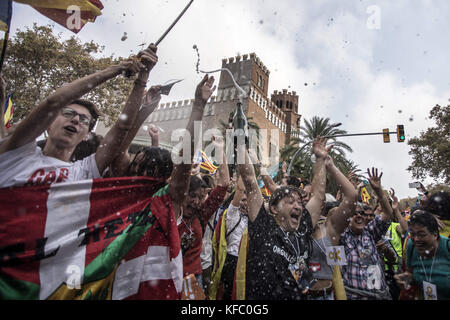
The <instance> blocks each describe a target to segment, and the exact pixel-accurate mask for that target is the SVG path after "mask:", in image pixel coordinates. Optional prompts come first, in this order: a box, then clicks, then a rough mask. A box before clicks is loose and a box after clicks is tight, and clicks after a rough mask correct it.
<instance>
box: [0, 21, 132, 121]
mask: <svg viewBox="0 0 450 320" xmlns="http://www.w3.org/2000/svg"><path fill="white" fill-rule="evenodd" d="M103 50H104V47H100V46H99V45H98V44H96V43H95V42H93V41H91V42H86V43H81V42H80V40H79V39H78V38H76V37H75V36H72V37H71V38H69V39H66V40H63V39H62V37H61V34H57V35H56V34H54V33H53V30H52V26H51V25H48V26H37V25H36V24H34V25H33V27H32V28H27V29H26V30H25V31H21V30H17V33H16V34H15V36H14V37H13V38H11V39H10V41H9V43H8V48H7V51H6V59H5V64H4V66H3V72H2V73H3V76H4V78H5V80H6V83H7V92H8V93H10V92H12V93H13V102H14V122H17V121H18V120H20V119H22V118H24V117H25V116H26V115H27V114H28V113H29V112H30V111H31V109H32V108H33V107H34V106H36V105H37V104H38V103H39V102H40V101H42V100H43V99H45V98H46V97H47V96H48V95H49V94H50V93H52V92H53V91H55V90H56V89H57V88H59V87H61V86H63V85H64V84H66V83H70V82H72V81H74V80H76V79H78V78H81V77H84V76H86V75H88V74H91V73H94V72H96V71H98V70H101V69H104V68H106V67H107V66H109V65H113V64H117V63H119V62H120V61H121V60H123V58H120V57H119V58H113V57H112V56H110V57H100V58H99V56H100V55H101V54H102V53H103ZM131 87H132V82H131V81H130V80H129V79H126V78H125V77H116V78H114V79H111V80H110V81H108V82H106V83H104V84H102V85H101V86H99V87H97V88H95V89H94V90H92V91H91V92H89V93H88V94H86V95H85V96H83V98H84V99H88V100H90V101H92V102H94V103H95V104H96V105H97V107H98V109H99V110H100V111H101V112H102V113H103V115H102V117H101V120H103V121H104V122H105V124H106V125H110V124H112V123H113V122H114V121H115V120H116V119H117V117H118V115H119V113H120V110H121V109H122V106H123V105H124V104H125V101H126V99H127V97H128V95H129V93H130V90H131Z"/></svg>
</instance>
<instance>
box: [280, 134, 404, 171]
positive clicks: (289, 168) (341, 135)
mask: <svg viewBox="0 0 450 320" xmlns="http://www.w3.org/2000/svg"><path fill="white" fill-rule="evenodd" d="M391 133H392V134H396V133H397V132H389V134H391ZM378 134H384V132H373V133H349V134H337V135H333V136H324V138H337V137H350V136H371V135H378ZM313 141H314V140H311V141H309V142H307V143H305V144H304V145H303V146H302V147H301V148H299V149H298V150H297V151H296V152H295V153H294V155H293V156H292V159H291V162H290V163H289V167H288V170H287V174H288V175H290V174H291V169H292V165H293V163H294V160H295V158H296V157H297V155H298V154H299V153H300V151H302V150H303V148H304V147H306V146H307V145H308V144H311V143H312V142H313Z"/></svg>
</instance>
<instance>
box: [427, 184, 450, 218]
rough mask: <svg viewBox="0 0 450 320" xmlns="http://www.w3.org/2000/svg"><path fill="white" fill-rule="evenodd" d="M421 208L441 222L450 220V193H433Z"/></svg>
mask: <svg viewBox="0 0 450 320" xmlns="http://www.w3.org/2000/svg"><path fill="white" fill-rule="evenodd" d="M423 208H424V209H425V210H426V211H428V212H430V213H432V214H435V215H437V216H438V217H439V218H440V219H441V220H450V193H449V192H447V191H443V190H442V191H438V192H436V193H433V194H432V195H431V196H430V197H429V198H428V200H427V201H426V202H425V204H424V206H423Z"/></svg>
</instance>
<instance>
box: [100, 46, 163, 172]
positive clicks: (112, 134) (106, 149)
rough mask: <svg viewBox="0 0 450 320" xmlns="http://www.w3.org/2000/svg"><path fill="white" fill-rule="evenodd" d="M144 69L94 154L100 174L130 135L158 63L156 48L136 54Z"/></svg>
mask: <svg viewBox="0 0 450 320" xmlns="http://www.w3.org/2000/svg"><path fill="white" fill-rule="evenodd" d="M138 57H140V58H141V61H142V64H143V65H144V67H143V68H142V69H141V71H140V72H139V74H138V77H137V79H136V80H135V81H134V86H133V89H132V91H131V93H130V96H129V97H128V100H127V102H126V104H125V107H124V108H123V110H122V113H121V114H120V115H119V119H117V122H116V123H115V124H114V125H113V126H112V128H111V129H110V130H109V131H108V133H107V134H106V136H105V139H104V140H103V143H102V144H101V145H100V146H99V148H98V150H97V153H96V154H95V160H96V162H97V167H98V170H99V171H100V173H102V172H103V171H104V170H105V169H106V168H107V167H108V166H109V165H110V164H111V163H112V162H113V160H114V158H115V157H116V156H117V155H118V154H119V152H120V151H121V146H122V143H123V141H124V140H125V139H126V136H127V135H128V134H129V133H130V131H131V129H132V128H133V125H134V123H135V119H136V115H137V113H138V111H139V107H140V105H141V102H142V96H143V95H144V90H145V85H146V83H147V80H148V77H149V74H150V71H151V70H152V68H153V67H154V66H155V65H156V63H157V62H158V57H157V56H156V46H153V45H150V46H149V48H147V49H146V50H144V51H141V52H140V53H139V54H138Z"/></svg>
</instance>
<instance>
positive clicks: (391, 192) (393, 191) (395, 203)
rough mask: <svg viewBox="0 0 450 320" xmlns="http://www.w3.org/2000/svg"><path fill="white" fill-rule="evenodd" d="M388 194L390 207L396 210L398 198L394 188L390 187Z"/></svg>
mask: <svg viewBox="0 0 450 320" xmlns="http://www.w3.org/2000/svg"><path fill="white" fill-rule="evenodd" d="M389 194H390V195H391V198H392V209H394V210H396V209H397V208H398V198H397V197H396V196H395V190H394V189H392V188H391V191H390V192H389Z"/></svg>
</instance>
